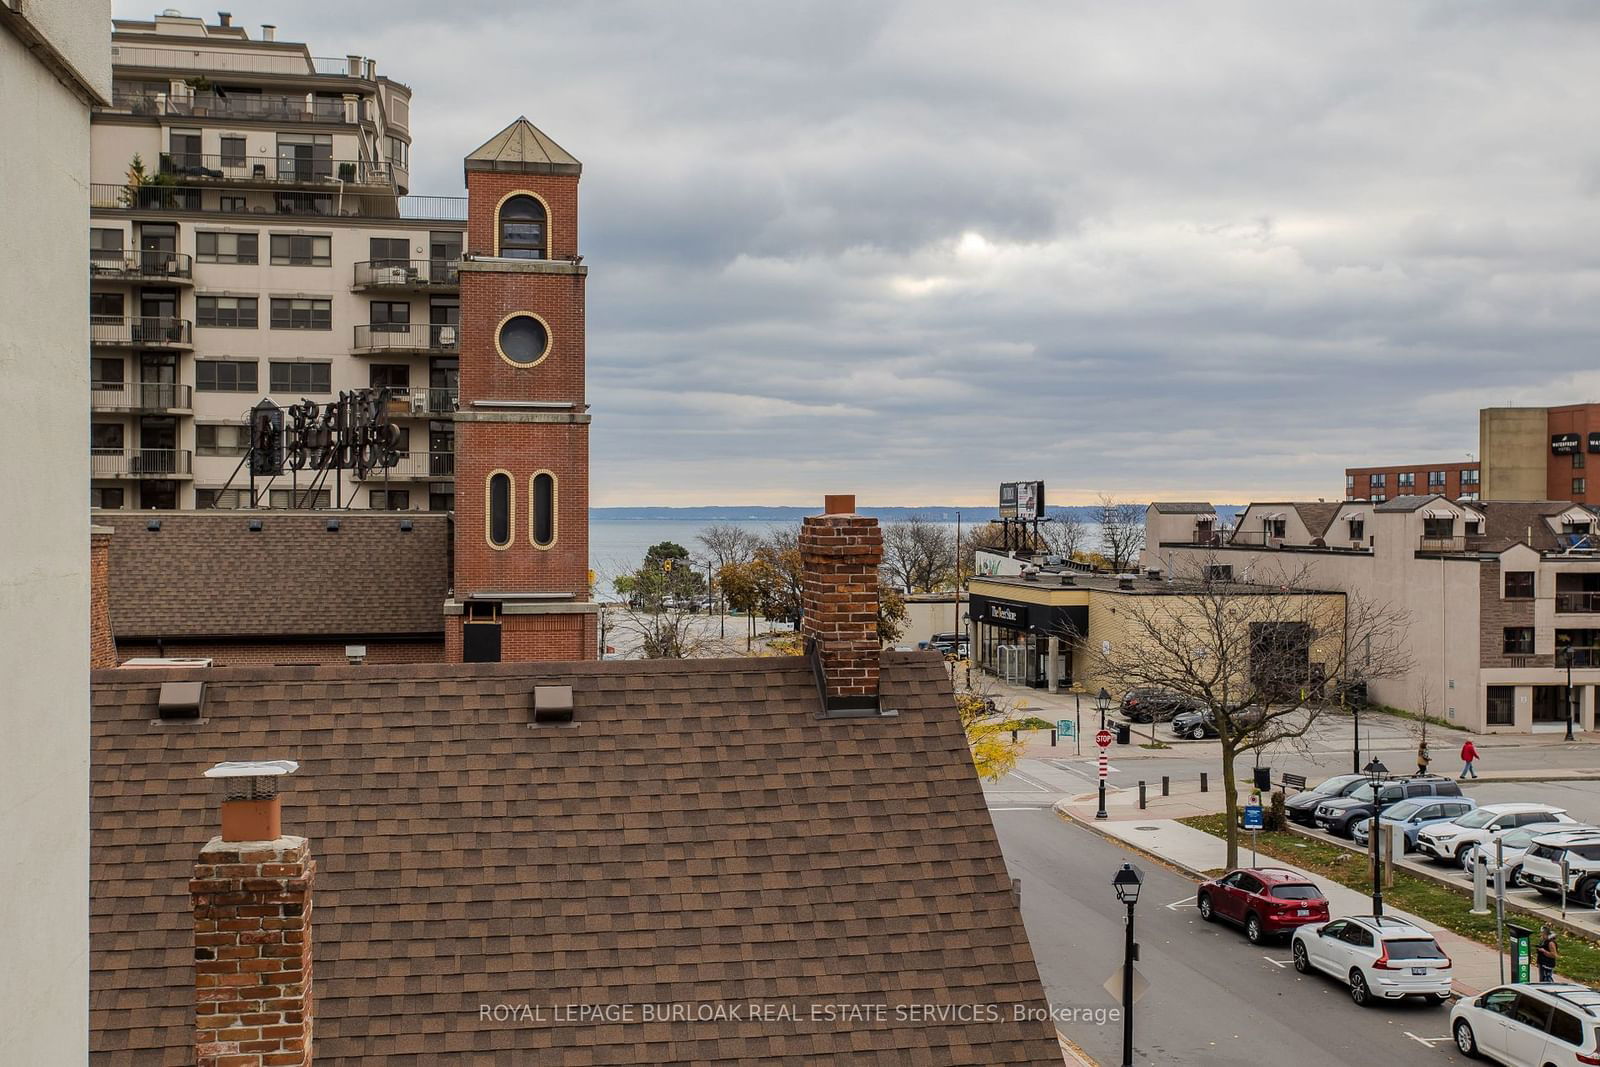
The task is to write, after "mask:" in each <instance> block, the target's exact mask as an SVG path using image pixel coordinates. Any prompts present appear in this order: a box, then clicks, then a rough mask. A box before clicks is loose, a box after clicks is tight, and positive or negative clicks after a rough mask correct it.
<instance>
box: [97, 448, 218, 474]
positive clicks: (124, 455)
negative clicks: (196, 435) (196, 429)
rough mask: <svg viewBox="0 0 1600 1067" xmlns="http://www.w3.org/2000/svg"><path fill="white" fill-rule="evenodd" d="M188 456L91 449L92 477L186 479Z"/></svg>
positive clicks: (176, 452)
mask: <svg viewBox="0 0 1600 1067" xmlns="http://www.w3.org/2000/svg"><path fill="white" fill-rule="evenodd" d="M192 473H193V471H191V470H190V453H189V452H188V450H186V449H175V448H91V449H90V450H89V475H90V477H92V478H188V477H189V476H190V475H191V474H192Z"/></svg>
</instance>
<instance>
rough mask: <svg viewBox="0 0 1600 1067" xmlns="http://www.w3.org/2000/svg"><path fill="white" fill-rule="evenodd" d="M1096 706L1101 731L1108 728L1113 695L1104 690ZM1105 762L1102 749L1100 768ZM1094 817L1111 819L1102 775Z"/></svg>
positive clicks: (1104, 752) (1098, 697)
mask: <svg viewBox="0 0 1600 1067" xmlns="http://www.w3.org/2000/svg"><path fill="white" fill-rule="evenodd" d="M1094 706H1095V707H1097V708H1099V709H1100V729H1102V730H1104V729H1105V728H1106V712H1108V711H1110V710H1111V694H1110V693H1108V692H1106V691H1105V689H1104V688H1102V689H1101V690H1100V694H1099V695H1098V696H1096V697H1095V698H1094ZM1105 762H1106V750H1105V749H1103V748H1102V749H1101V750H1100V766H1101V767H1104V766H1105ZM1094 817H1095V818H1097V819H1107V818H1110V816H1109V815H1108V814H1107V813H1106V777H1105V775H1103V774H1102V775H1100V810H1099V811H1097V812H1095V813H1094Z"/></svg>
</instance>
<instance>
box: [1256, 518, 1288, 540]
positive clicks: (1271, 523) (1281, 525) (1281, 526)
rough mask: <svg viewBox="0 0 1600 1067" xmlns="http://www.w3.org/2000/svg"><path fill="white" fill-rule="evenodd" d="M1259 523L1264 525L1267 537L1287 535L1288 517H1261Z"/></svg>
mask: <svg viewBox="0 0 1600 1067" xmlns="http://www.w3.org/2000/svg"><path fill="white" fill-rule="evenodd" d="M1261 525H1262V526H1263V527H1265V529H1266V531H1267V536H1268V537H1285V536H1287V535H1288V529H1289V520H1288V519H1262V520H1261Z"/></svg>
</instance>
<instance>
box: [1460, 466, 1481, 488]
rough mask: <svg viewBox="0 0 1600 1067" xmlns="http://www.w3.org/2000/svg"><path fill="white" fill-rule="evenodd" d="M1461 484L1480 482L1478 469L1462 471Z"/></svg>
mask: <svg viewBox="0 0 1600 1067" xmlns="http://www.w3.org/2000/svg"><path fill="white" fill-rule="evenodd" d="M1461 484H1462V485H1464V486H1466V485H1477V484H1478V472H1477V471H1476V470H1470V471H1462V472H1461Z"/></svg>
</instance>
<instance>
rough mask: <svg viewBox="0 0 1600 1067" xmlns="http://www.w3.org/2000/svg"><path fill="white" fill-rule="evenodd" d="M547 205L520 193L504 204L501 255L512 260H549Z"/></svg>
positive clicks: (501, 206)
mask: <svg viewBox="0 0 1600 1067" xmlns="http://www.w3.org/2000/svg"><path fill="white" fill-rule="evenodd" d="M547 221H548V220H547V219H546V218H545V213H544V205H543V204H541V203H539V201H538V199H537V198H535V197H531V196H527V195H523V194H519V195H517V196H513V197H511V198H510V199H509V200H507V201H506V202H505V203H504V204H501V205H500V254H501V255H502V256H504V257H506V258H508V259H544V258H545V247H546V246H545V223H546V222H547Z"/></svg>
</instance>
